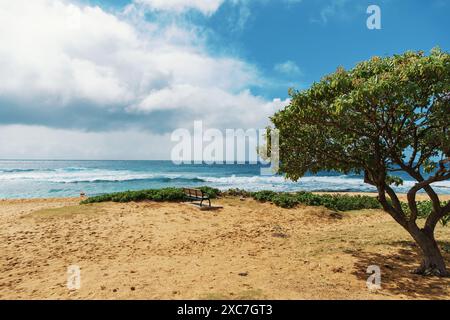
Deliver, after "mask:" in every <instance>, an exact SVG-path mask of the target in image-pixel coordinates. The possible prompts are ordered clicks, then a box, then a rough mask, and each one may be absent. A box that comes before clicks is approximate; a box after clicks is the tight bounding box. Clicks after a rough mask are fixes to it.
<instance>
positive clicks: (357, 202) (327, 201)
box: [252, 191, 381, 211]
mask: <svg viewBox="0 0 450 320" xmlns="http://www.w3.org/2000/svg"><path fill="white" fill-rule="evenodd" d="M252 196H253V199H255V200H257V201H261V202H266V201H270V202H273V203H274V204H275V205H277V206H279V207H282V208H293V207H295V206H296V205H298V204H304V205H307V206H324V207H326V208H328V209H331V210H335V211H350V210H361V209H379V208H381V205H380V203H379V202H378V200H377V199H376V198H375V197H369V196H348V195H330V194H324V195H319V194H313V193H311V192H304V191H302V192H297V193H276V192H273V191H259V192H254V193H253V194H252Z"/></svg>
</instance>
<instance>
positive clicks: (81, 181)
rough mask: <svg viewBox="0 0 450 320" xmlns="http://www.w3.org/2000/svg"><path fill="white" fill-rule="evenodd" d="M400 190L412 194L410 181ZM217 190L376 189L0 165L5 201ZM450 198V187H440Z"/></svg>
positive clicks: (241, 175) (237, 170)
mask: <svg viewBox="0 0 450 320" xmlns="http://www.w3.org/2000/svg"><path fill="white" fill-rule="evenodd" d="M403 179H405V180H406V181H405V184H404V186H402V187H399V188H397V190H398V191H407V189H409V188H410V187H411V185H412V184H413V183H414V182H413V181H408V178H407V177H403ZM204 185H208V186H212V187H216V188H219V189H222V190H224V189H229V188H241V189H246V190H252V191H254V190H275V191H298V190H305V191H359V192H373V191H375V189H374V188H373V187H371V186H370V185H367V184H365V183H364V182H363V178H362V177H361V176H359V175H342V174H337V173H332V172H331V173H330V172H320V173H319V174H317V175H307V176H306V177H304V178H302V179H300V181H298V182H292V181H286V180H285V179H284V177H282V176H261V175H260V166H259V165H249V164H245V165H238V164H235V165H206V164H204V165H175V164H173V163H172V162H171V161H24V160H14V161H12V160H8V161H6V160H0V198H46V197H74V196H79V194H80V192H86V193H87V194H88V195H96V194H101V193H108V192H116V191H125V190H140V189H149V188H163V187H169V186H171V187H186V186H190V187H196V186H204ZM434 187H435V189H436V190H437V191H438V192H439V193H446V194H450V183H449V181H444V182H439V183H436V184H435V185H434Z"/></svg>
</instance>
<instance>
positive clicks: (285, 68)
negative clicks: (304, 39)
mask: <svg viewBox="0 0 450 320" xmlns="http://www.w3.org/2000/svg"><path fill="white" fill-rule="evenodd" d="M274 70H275V71H276V72H279V73H283V74H285V75H299V74H301V70H300V67H299V66H298V65H297V64H296V63H295V62H294V61H291V60H287V61H285V62H282V63H278V64H276V65H275V66H274Z"/></svg>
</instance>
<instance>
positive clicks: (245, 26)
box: [89, 0, 450, 97]
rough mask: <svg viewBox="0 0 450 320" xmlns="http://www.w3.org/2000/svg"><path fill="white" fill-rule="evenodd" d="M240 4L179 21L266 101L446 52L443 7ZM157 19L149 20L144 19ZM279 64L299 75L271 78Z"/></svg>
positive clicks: (441, 0) (306, 1)
mask: <svg viewBox="0 0 450 320" xmlns="http://www.w3.org/2000/svg"><path fill="white" fill-rule="evenodd" d="M89 2H90V3H93V4H98V5H100V6H105V7H108V6H109V7H110V8H115V9H118V8H119V9H120V8H121V7H124V6H126V5H127V4H129V1H125V0H118V1H104V0H103V1H102V0H97V1H93V0H92V1H89ZM243 2H244V4H242V3H240V4H238V5H237V4H236V3H233V2H232V1H228V2H224V3H223V4H222V5H221V6H220V7H219V9H218V10H217V11H216V12H215V13H214V14H212V15H211V16H206V17H205V16H204V15H202V14H199V13H198V12H196V11H195V10H191V11H190V12H188V13H186V16H185V18H186V19H187V20H188V21H191V22H192V23H194V24H196V25H198V26H202V27H204V28H206V29H208V32H210V36H211V39H209V42H210V44H209V45H210V50H211V52H213V53H215V54H220V53H223V52H225V53H226V52H228V53H231V54H235V55H238V56H240V57H241V58H243V59H245V60H247V61H250V62H252V63H254V64H256V65H257V66H258V68H259V69H260V70H261V71H263V72H264V73H265V75H266V76H267V77H268V78H272V79H273V80H274V82H278V84H277V83H272V85H273V86H269V87H266V88H261V90H258V89H260V88H253V89H254V90H258V92H259V93H261V94H263V95H267V96H268V97H270V96H273V95H275V96H280V97H283V96H286V92H287V90H286V87H285V84H286V83H285V82H287V83H291V84H292V85H294V86H296V85H297V86H300V87H302V88H303V87H307V86H309V85H310V84H311V83H312V82H313V81H317V80H319V79H320V78H321V77H322V76H323V75H325V74H327V73H330V72H333V71H334V70H335V69H336V67H337V66H344V67H346V68H351V67H352V66H354V65H355V63H357V62H359V61H362V60H366V59H368V58H370V57H372V56H374V55H392V54H396V53H402V52H404V51H406V50H424V51H426V52H428V51H429V50H430V49H431V48H433V47H434V46H440V47H441V48H442V49H444V50H446V51H449V49H450V34H449V33H450V31H449V30H450V19H448V12H450V11H449V10H450V1H449V0H430V1H422V0H379V1H373V0H298V1H295V0H293V1H283V0H278V1H277V0H275V1H273V0H272V1H270V0H266V1H258V0H253V1H252V0H248V1H243ZM372 4H376V5H378V6H380V8H381V10H382V11H381V12H382V29H381V30H369V29H368V28H367V27H366V20H367V18H368V16H369V14H367V13H366V10H367V7H368V6H369V5H372ZM243 7H244V8H245V9H244V10H243V9H242V8H243ZM242 11H244V12H245V13H242ZM158 14H160V13H159V12H157V13H154V12H153V13H149V14H148V19H149V20H151V19H153V18H154V15H158ZM286 61H292V62H294V63H295V64H296V65H297V66H298V68H299V69H300V71H301V72H299V73H297V72H293V73H292V74H287V73H286V74H283V73H282V72H277V71H276V68H275V66H276V65H277V64H281V63H284V62H286Z"/></svg>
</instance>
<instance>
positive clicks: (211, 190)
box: [199, 187, 222, 199]
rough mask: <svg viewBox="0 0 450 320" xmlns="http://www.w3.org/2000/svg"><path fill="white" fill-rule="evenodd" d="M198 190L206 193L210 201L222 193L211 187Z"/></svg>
mask: <svg viewBox="0 0 450 320" xmlns="http://www.w3.org/2000/svg"><path fill="white" fill-rule="evenodd" d="M199 189H200V190H202V191H203V192H204V193H206V194H207V195H208V196H209V197H210V198H211V199H216V198H218V197H219V196H220V195H221V193H222V192H221V191H220V190H219V189H215V188H211V187H200V188H199Z"/></svg>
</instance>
